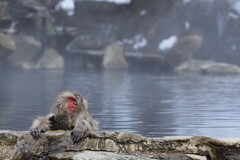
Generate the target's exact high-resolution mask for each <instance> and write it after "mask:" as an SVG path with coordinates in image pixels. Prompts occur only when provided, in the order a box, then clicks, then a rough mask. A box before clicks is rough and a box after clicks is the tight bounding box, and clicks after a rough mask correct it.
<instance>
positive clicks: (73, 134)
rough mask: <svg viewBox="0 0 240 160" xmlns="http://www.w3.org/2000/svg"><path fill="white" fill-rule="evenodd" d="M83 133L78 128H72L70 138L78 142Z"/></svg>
mask: <svg viewBox="0 0 240 160" xmlns="http://www.w3.org/2000/svg"><path fill="white" fill-rule="evenodd" d="M83 135H84V133H83V132H81V131H79V130H73V131H72V132H71V139H72V141H73V142H74V143H77V142H79V141H80V140H81V139H82V138H83Z"/></svg>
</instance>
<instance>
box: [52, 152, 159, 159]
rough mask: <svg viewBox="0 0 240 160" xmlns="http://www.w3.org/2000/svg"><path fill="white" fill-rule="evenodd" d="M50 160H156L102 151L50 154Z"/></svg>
mask: <svg viewBox="0 0 240 160" xmlns="http://www.w3.org/2000/svg"><path fill="white" fill-rule="evenodd" d="M49 157H50V158H51V159H52V160H60V159H61V160H63V159H66V160H68V159H74V160H90V159H91V160H156V159H152V158H141V157H139V156H134V155H120V154H116V153H112V152H102V151H83V152H78V153H77V152H64V153H56V154H50V155H49Z"/></svg>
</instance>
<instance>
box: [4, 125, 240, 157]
mask: <svg viewBox="0 0 240 160" xmlns="http://www.w3.org/2000/svg"><path fill="white" fill-rule="evenodd" d="M70 134H71V133H70V131H47V132H46V133H43V134H42V136H41V137H40V138H39V139H33V138H32V136H31V135H30V134H29V132H25V131H18V132H16V131H6V130H3V131H0V159H4V160H5V159H8V160H25V159H34V158H35V159H44V158H45V159H46V158H51V159H52V160H60V159H61V160H67V159H74V160H83V159H84V160H90V159H91V160H95V159H108V160H116V159H132V160H142V159H149V160H150V159H163V160H169V159H171V160H208V159H211V160H229V159H233V160H240V156H239V152H240V145H239V139H235V140H231V141H230V142H229V140H225V141H220V140H216V139H212V138H208V137H165V138H148V137H143V136H141V135H138V134H133V133H125V132H117V131H107V132H104V131H98V132H91V133H88V134H86V135H85V136H84V137H83V139H82V140H81V141H80V142H78V143H73V142H72V140H71V137H70Z"/></svg>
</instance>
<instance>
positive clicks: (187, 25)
mask: <svg viewBox="0 0 240 160" xmlns="http://www.w3.org/2000/svg"><path fill="white" fill-rule="evenodd" d="M185 29H186V30H187V31H188V30H189V29H190V22H188V21H187V22H185Z"/></svg>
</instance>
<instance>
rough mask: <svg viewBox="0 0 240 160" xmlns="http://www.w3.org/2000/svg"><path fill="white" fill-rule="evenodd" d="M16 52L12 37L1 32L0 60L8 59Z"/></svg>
mask: <svg viewBox="0 0 240 160" xmlns="http://www.w3.org/2000/svg"><path fill="white" fill-rule="evenodd" d="M15 50H16V45H15V42H14V40H13V39H12V37H11V36H9V35H6V34H4V33H1V32H0V59H3V58H6V57H8V56H9V55H10V54H11V53H12V52H14V51H15Z"/></svg>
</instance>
